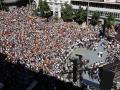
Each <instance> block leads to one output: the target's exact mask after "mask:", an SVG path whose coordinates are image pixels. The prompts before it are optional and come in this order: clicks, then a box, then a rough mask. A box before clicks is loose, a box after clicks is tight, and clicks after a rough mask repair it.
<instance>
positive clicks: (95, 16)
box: [90, 11, 100, 26]
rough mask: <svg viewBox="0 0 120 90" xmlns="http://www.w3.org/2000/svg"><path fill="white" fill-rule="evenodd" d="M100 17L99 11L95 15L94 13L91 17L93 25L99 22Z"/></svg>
mask: <svg viewBox="0 0 120 90" xmlns="http://www.w3.org/2000/svg"><path fill="white" fill-rule="evenodd" d="M99 19H100V14H99V12H97V11H96V12H94V13H93V15H92V18H91V21H90V24H91V25H93V26H96V25H97V24H98V22H99Z"/></svg>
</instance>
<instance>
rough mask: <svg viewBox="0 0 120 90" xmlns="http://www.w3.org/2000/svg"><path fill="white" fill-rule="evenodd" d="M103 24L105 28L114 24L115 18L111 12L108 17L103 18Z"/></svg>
mask: <svg viewBox="0 0 120 90" xmlns="http://www.w3.org/2000/svg"><path fill="white" fill-rule="evenodd" d="M104 25H105V27H106V28H112V26H114V25H115V18H114V16H113V15H112V14H110V15H108V18H107V19H105V20H104Z"/></svg>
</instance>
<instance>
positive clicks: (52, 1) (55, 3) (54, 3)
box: [34, 0, 71, 17]
mask: <svg viewBox="0 0 120 90" xmlns="http://www.w3.org/2000/svg"><path fill="white" fill-rule="evenodd" d="M34 1H35V2H36V6H37V7H38V5H39V0H34ZM46 1H47V2H48V4H49V6H50V8H51V10H52V11H53V16H58V17H61V7H62V6H63V5H64V4H65V3H68V4H70V1H71V0H46Z"/></svg>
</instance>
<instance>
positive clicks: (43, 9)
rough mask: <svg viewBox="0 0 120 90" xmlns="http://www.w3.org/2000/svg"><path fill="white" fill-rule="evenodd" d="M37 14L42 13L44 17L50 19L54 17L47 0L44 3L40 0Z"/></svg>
mask: <svg viewBox="0 0 120 90" xmlns="http://www.w3.org/2000/svg"><path fill="white" fill-rule="evenodd" d="M37 12H40V14H41V16H42V17H45V18H47V19H48V18H49V17H51V16H52V11H51V10H50V7H49V5H48V3H47V2H46V0H44V1H42V0H39V6H38V8H37Z"/></svg>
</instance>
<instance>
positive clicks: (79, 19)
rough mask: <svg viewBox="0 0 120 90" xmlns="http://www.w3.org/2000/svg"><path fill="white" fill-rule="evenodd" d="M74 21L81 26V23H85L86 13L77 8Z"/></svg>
mask: <svg viewBox="0 0 120 90" xmlns="http://www.w3.org/2000/svg"><path fill="white" fill-rule="evenodd" d="M74 20H75V21H76V22H77V23H79V24H82V23H83V22H85V21H86V11H84V10H83V8H81V7H79V10H78V11H75V15H74Z"/></svg>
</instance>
